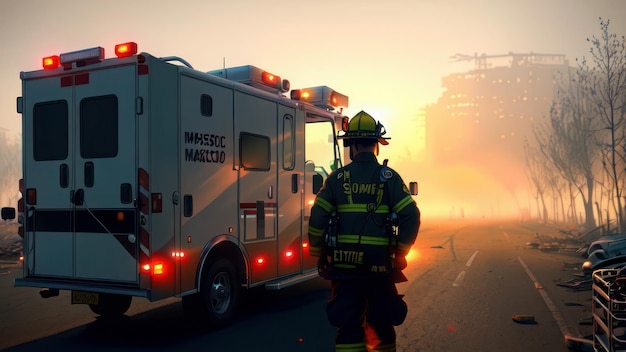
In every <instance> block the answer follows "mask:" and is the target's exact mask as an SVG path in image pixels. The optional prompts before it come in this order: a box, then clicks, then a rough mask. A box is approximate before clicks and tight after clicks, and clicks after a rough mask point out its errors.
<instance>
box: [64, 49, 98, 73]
mask: <svg viewBox="0 0 626 352" xmlns="http://www.w3.org/2000/svg"><path fill="white" fill-rule="evenodd" d="M60 58H61V65H63V67H65V68H71V67H72V64H73V63H76V65H77V66H84V65H87V64H92V63H95V62H100V61H102V60H104V48H103V47H99V46H97V47H95V48H89V49H83V50H78V51H72V52H69V53H64V54H61V55H60Z"/></svg>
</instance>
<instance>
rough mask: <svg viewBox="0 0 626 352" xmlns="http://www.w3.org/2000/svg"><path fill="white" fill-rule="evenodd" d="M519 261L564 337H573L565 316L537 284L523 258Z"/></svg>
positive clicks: (519, 258)
mask: <svg viewBox="0 0 626 352" xmlns="http://www.w3.org/2000/svg"><path fill="white" fill-rule="evenodd" d="M517 259H518V260H519V262H520V264H521V265H522V267H523V268H524V270H526V274H528V277H529V278H530V280H532V282H533V283H534V284H535V288H536V289H537V291H538V292H539V294H540V295H541V298H543V301H544V302H546V306H548V310H549V311H550V312H552V316H553V317H554V320H556V324H557V325H558V326H559V328H560V329H561V332H562V333H563V336H565V335H567V336H571V334H570V333H569V330H568V328H567V324H566V323H565V320H564V319H563V316H562V315H561V312H559V310H558V309H557V308H556V306H555V305H554V303H552V300H551V299H550V297H548V293H547V292H546V291H545V290H544V289H543V286H541V285H540V284H539V282H537V279H536V278H535V275H533V273H532V272H531V271H530V269H529V268H528V265H526V263H524V261H523V260H522V258H521V257H517Z"/></svg>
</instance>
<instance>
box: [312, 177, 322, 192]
mask: <svg viewBox="0 0 626 352" xmlns="http://www.w3.org/2000/svg"><path fill="white" fill-rule="evenodd" d="M323 184H324V178H323V177H322V175H320V174H315V175H313V194H317V192H319V191H320V189H322V185H323Z"/></svg>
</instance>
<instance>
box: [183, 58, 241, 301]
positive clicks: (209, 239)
mask: <svg viewBox="0 0 626 352" xmlns="http://www.w3.org/2000/svg"><path fill="white" fill-rule="evenodd" d="M214 81H215V79H212V80H211V79H210V78H207V77H206V75H202V74H194V73H193V72H190V71H188V70H184V73H182V74H181V76H180V130H179V132H178V135H179V140H180V149H179V160H180V162H179V165H180V166H179V167H180V190H181V191H180V202H181V207H182V213H181V217H180V219H181V223H180V248H181V250H182V252H183V253H184V257H183V258H180V263H181V269H180V286H181V292H183V293H184V292H187V291H192V290H194V289H195V288H196V287H197V284H198V282H197V278H198V277H199V275H200V271H201V270H202V267H201V265H202V260H204V258H205V255H206V254H207V253H208V252H209V251H212V250H213V249H214V248H215V246H217V245H218V244H219V243H221V242H224V241H225V242H229V243H230V244H232V245H234V246H235V247H238V241H239V239H238V224H237V209H238V208H239V206H238V197H237V171H236V169H235V167H234V163H235V162H236V159H235V155H234V144H235V143H237V139H236V138H235V137H234V135H233V128H234V127H233V120H234V119H233V89H232V84H231V85H230V86H228V85H227V84H224V85H221V84H219V83H215V82H214ZM212 253H213V252H212Z"/></svg>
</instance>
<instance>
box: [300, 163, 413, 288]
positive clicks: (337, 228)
mask: <svg viewBox="0 0 626 352" xmlns="http://www.w3.org/2000/svg"><path fill="white" fill-rule="evenodd" d="M419 225H420V213H419V210H418V208H417V205H416V204H415V201H414V200H413V198H412V197H411V194H410V193H409V190H408V189H407V187H406V185H405V184H404V182H403V181H402V178H401V177H400V175H398V173H396V172H395V171H394V170H393V169H391V168H389V167H387V166H383V165H380V164H378V160H377V159H376V156H375V155H374V154H373V153H359V154H357V155H356V156H355V157H354V159H353V160H352V162H351V163H350V164H348V165H347V166H345V167H342V168H339V169H337V170H335V171H334V172H333V173H331V174H330V175H329V176H328V178H327V179H326V181H325V182H324V186H323V187H322V189H321V190H320V192H319V193H318V194H317V197H316V198H315V203H314V205H313V207H312V208H311V218H310V219H309V242H310V253H311V255H313V256H318V257H321V259H322V260H323V261H326V260H328V262H329V264H330V272H329V273H328V276H327V277H326V278H329V279H338V278H341V279H344V278H363V277H381V276H387V275H390V272H391V271H392V270H402V269H404V268H403V267H400V268H397V267H396V268H394V263H395V262H397V260H400V261H404V257H405V256H406V255H407V254H408V252H409V250H410V249H411V246H412V245H413V243H414V242H415V239H416V237H417V231H418V229H419ZM396 226H397V227H396ZM396 229H397V231H396ZM394 258H395V260H394ZM404 263H406V262H405V261H404Z"/></svg>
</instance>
